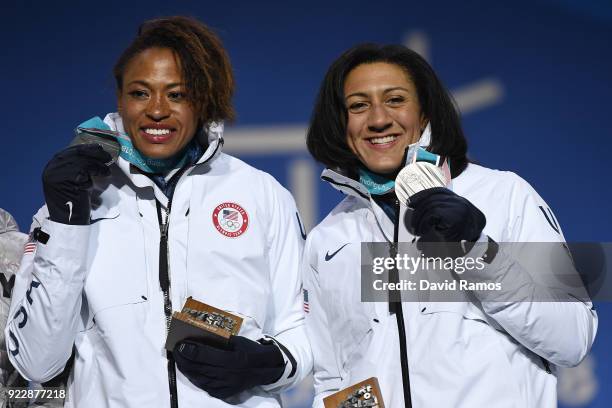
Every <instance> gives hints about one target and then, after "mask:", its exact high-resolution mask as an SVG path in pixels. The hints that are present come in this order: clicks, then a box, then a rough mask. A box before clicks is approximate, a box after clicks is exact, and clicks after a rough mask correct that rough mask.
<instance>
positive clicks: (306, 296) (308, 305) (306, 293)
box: [302, 289, 310, 313]
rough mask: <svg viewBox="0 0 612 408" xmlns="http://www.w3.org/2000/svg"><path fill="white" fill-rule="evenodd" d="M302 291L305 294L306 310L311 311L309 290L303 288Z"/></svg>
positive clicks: (306, 311)
mask: <svg viewBox="0 0 612 408" xmlns="http://www.w3.org/2000/svg"><path fill="white" fill-rule="evenodd" d="M302 293H303V294H304V312H305V313H309V312H310V304H309V303H308V291H307V290H306V289H302Z"/></svg>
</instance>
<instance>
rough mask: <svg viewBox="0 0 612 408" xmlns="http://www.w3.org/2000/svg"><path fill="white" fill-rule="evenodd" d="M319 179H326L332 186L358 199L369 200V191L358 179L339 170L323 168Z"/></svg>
mask: <svg viewBox="0 0 612 408" xmlns="http://www.w3.org/2000/svg"><path fill="white" fill-rule="evenodd" d="M321 179H322V180H324V181H327V182H328V183H329V184H331V186H332V187H333V188H335V189H336V190H338V191H341V192H342V193H344V194H346V195H349V196H353V197H355V198H357V199H358V200H361V201H365V202H367V203H369V202H370V199H371V196H370V192H369V191H368V190H367V189H366V188H365V186H364V185H363V184H361V183H360V182H359V181H357V180H354V179H352V178H350V177H348V176H346V175H344V174H342V173H341V172H340V171H339V170H332V169H325V170H323V172H322V173H321Z"/></svg>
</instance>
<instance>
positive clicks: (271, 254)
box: [262, 177, 312, 392]
mask: <svg viewBox="0 0 612 408" xmlns="http://www.w3.org/2000/svg"><path fill="white" fill-rule="evenodd" d="M269 181H270V183H269V189H268V191H266V194H267V196H268V198H270V199H271V200H270V202H271V206H270V208H269V218H268V219H269V220H270V228H269V230H268V259H269V263H270V278H271V282H270V283H271V299H270V302H271V305H270V307H269V312H268V313H269V314H271V316H269V319H267V320H268V321H269V322H270V323H269V324H266V327H265V328H264V329H265V330H266V332H265V334H266V335H268V336H269V337H271V338H272V339H273V340H274V341H275V342H276V344H277V345H278V346H279V348H280V349H281V351H282V353H283V357H284V359H285V372H284V373H283V375H282V376H281V377H280V379H279V380H278V381H276V382H275V383H272V384H268V385H265V386H263V387H262V388H263V389H265V390H266V391H271V392H278V391H282V390H285V389H287V388H289V387H291V386H293V385H295V384H297V383H299V382H300V381H302V380H303V379H304V378H305V377H306V376H307V375H308V374H309V373H310V372H311V370H312V353H311V350H310V344H309V343H308V339H307V338H306V333H305V329H304V312H303V310H302V278H301V275H300V270H299V265H300V259H301V257H302V250H303V246H304V238H303V234H304V230H303V226H302V225H301V221H300V218H299V214H298V211H297V208H296V205H295V201H294V200H293V197H292V196H291V194H290V193H289V192H288V191H287V190H286V189H284V188H283V187H282V186H280V184H278V182H277V181H276V180H274V179H272V178H271V177H270V179H269Z"/></svg>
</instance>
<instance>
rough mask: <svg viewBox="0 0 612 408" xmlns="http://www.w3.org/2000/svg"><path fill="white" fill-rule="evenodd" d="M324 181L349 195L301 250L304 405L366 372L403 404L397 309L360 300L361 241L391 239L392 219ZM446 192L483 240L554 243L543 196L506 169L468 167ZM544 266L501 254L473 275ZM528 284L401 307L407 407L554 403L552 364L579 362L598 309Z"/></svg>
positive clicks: (361, 191)
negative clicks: (477, 213) (307, 351)
mask: <svg viewBox="0 0 612 408" xmlns="http://www.w3.org/2000/svg"><path fill="white" fill-rule="evenodd" d="M322 177H323V179H325V180H326V181H328V182H330V183H331V185H332V186H333V187H335V188H337V189H338V190H341V191H342V192H344V193H345V194H347V195H348V196H347V197H346V198H345V199H344V200H343V201H342V202H341V203H340V204H339V205H338V206H337V207H336V208H334V209H333V210H332V211H331V213H330V214H329V215H328V216H327V217H326V218H325V219H324V220H323V221H322V222H321V223H320V224H319V225H318V226H317V227H316V228H314V230H313V231H312V232H311V233H310V234H309V236H308V239H307V242H306V246H305V252H304V262H303V275H304V276H303V278H304V289H305V291H306V294H307V300H308V306H307V308H306V310H307V311H308V313H307V315H306V326H307V332H308V334H309V337H310V340H311V346H312V349H313V354H314V385H315V394H316V396H315V402H314V406H315V407H322V406H323V404H322V399H323V398H324V397H325V396H327V395H329V394H331V393H333V392H335V391H338V390H340V389H343V388H346V387H348V386H349V385H352V384H355V383H358V382H360V381H362V380H365V379H367V378H369V377H373V376H374V377H377V378H378V380H379V383H380V387H381V391H382V394H383V399H384V402H385V406H387V407H392V408H398V407H404V406H407V405H405V404H404V395H403V384H402V370H401V361H400V345H399V344H400V342H399V339H398V336H399V334H398V333H399V329H398V324H397V321H396V315H395V314H393V315H392V314H390V313H389V305H388V304H387V303H384V302H369V303H368V302H362V301H361V297H360V293H361V288H360V284H361V280H360V278H359V277H360V270H361V269H360V265H361V263H360V261H361V256H360V244H361V242H393V237H394V223H393V222H392V221H390V219H389V217H387V216H386V215H385V214H384V212H383V211H382V210H381V208H380V207H379V206H378V205H377V204H376V203H375V202H374V201H373V200H371V198H370V196H369V194H368V192H367V190H366V189H365V188H364V187H363V186H361V184H359V183H358V182H356V181H354V180H351V179H349V178H346V177H344V176H342V175H340V174H338V173H336V172H333V171H330V170H326V171H324V173H323V176H322ZM450 188H451V189H452V190H453V191H454V192H455V193H457V194H459V195H460V196H463V197H465V198H467V199H468V200H469V201H470V202H472V203H473V204H474V205H475V206H477V207H478V208H479V209H480V210H481V211H482V212H483V213H484V214H485V215H486V219H487V223H486V227H485V229H484V231H483V235H481V239H480V241H482V242H486V240H487V237H486V236H487V235H488V236H489V237H491V238H492V239H494V240H495V241H496V242H500V243H501V242H564V238H563V235H562V232H561V230H560V229H559V227H558V224H557V222H556V220H555V219H554V217H553V216H552V212H551V211H550V210H549V209H548V207H547V206H546V203H544V201H543V200H542V199H541V198H540V196H539V195H538V194H537V193H536V192H535V191H534V190H533V188H532V187H531V186H530V185H529V184H528V183H527V182H525V181H524V180H523V179H521V178H520V177H518V176H516V175H515V174H513V173H510V172H501V171H496V170H491V169H487V168H484V167H481V166H478V165H475V164H469V165H468V167H467V169H466V170H465V171H464V172H463V173H462V174H461V175H460V176H458V177H456V178H455V179H453V181H452V183H451V185H450ZM398 224H399V226H400V227H399V228H401V225H402V224H403V223H398ZM412 238H414V237H413V236H411V235H410V234H409V233H408V232H407V231H405V228H404V229H403V230H402V231H400V232H399V241H401V242H411V241H412ZM481 248H482V247H481ZM534 258H537V257H534ZM535 264H536V265H537V262H535ZM466 273H467V272H466ZM545 273H546V271H545V270H544V268H542V267H538V266H527V267H526V266H524V265H521V264H519V263H518V262H516V261H514V260H513V259H511V258H509V257H508V256H507V255H505V254H504V253H503V251H502V250H501V249H500V252H499V253H498V254H497V256H496V257H495V259H494V260H493V262H491V264H490V265H487V266H486V268H485V269H484V271H483V273H482V274H481V276H479V277H476V278H478V279H480V280H483V281H486V280H487V279H489V280H490V281H491V282H495V281H499V280H503V279H509V280H510V281H515V279H516V280H522V281H527V282H530V281H532V282H537V281H539V280H538V275H539V274H545ZM533 285H534V290H533V291H531V290H523V291H522V292H520V293H522V294H523V298H521V299H520V300H519V299H515V300H514V301H509V302H505V303H500V302H488V301H485V300H484V299H479V298H478V297H479V294H478V293H471V294H469V295H468V297H466V299H465V301H461V302H425V301H410V302H408V301H405V302H402V309H403V315H404V319H403V322H404V326H405V341H406V347H407V357H408V358H407V360H408V372H409V378H410V389H411V400H412V406H413V407H415V408H424V407H432V408H445V407H448V408H462V407H464V408H475V407H513V408H526V407H533V408H544V407H555V406H556V404H557V400H556V370H555V365H560V366H572V365H576V364H578V363H579V362H580V361H581V360H582V359H583V358H584V357H585V355H586V354H587V353H588V351H589V349H590V347H591V345H592V343H593V339H594V337H595V332H596V329H597V315H596V313H595V311H594V310H592V307H591V304H590V302H584V303H583V302H579V301H576V302H537V301H533V300H537V298H536V297H535V296H536V292H537V290H535V288H536V285H537V284H536V283H533ZM540 289H541V288H538V290H540ZM544 289H545V288H544ZM545 290H546V289H545ZM540 299H541V298H540Z"/></svg>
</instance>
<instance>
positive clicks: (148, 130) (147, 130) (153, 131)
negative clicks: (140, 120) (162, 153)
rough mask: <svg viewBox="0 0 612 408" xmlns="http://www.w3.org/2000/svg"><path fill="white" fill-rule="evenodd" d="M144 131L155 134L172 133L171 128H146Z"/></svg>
mask: <svg viewBox="0 0 612 408" xmlns="http://www.w3.org/2000/svg"><path fill="white" fill-rule="evenodd" d="M144 131H145V133H148V134H150V135H155V136H159V135H167V134H170V129H144Z"/></svg>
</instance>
